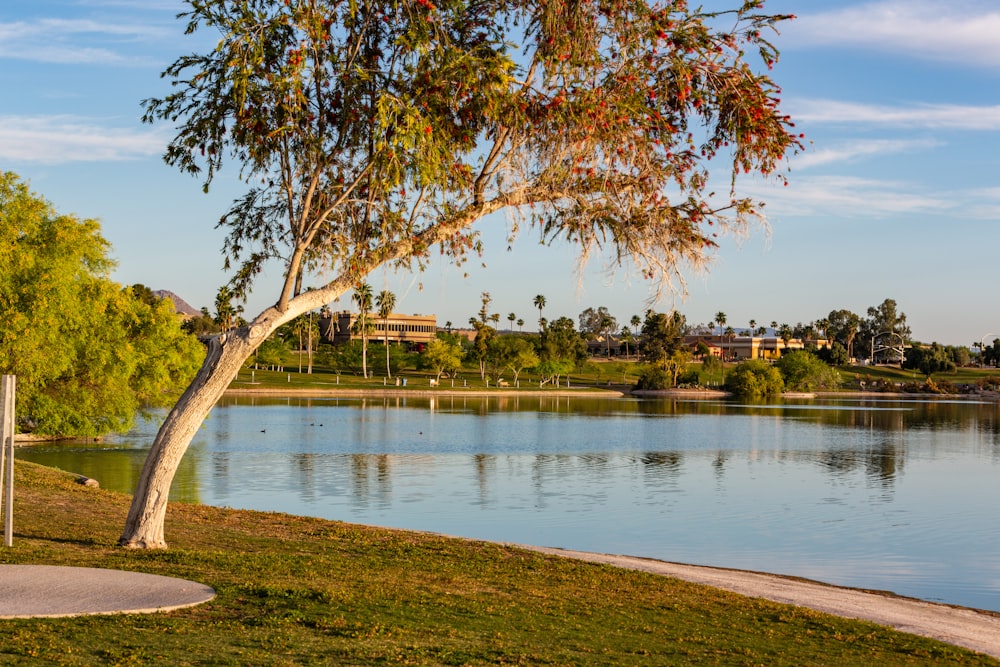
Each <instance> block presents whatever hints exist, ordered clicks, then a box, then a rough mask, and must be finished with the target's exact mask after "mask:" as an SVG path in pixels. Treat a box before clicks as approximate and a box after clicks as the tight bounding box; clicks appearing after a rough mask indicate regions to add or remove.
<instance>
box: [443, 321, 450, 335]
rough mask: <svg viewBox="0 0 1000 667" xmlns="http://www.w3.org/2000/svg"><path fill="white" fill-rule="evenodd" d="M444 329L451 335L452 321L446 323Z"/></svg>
mask: <svg viewBox="0 0 1000 667" xmlns="http://www.w3.org/2000/svg"><path fill="white" fill-rule="evenodd" d="M444 328H445V329H447V330H448V333H451V320H448V321H447V322H445V323H444Z"/></svg>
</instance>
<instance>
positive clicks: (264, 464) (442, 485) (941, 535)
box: [18, 396, 1000, 610]
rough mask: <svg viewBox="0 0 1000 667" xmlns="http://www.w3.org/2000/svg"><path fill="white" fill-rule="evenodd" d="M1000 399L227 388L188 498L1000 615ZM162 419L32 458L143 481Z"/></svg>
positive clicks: (180, 496) (181, 493)
mask: <svg viewBox="0 0 1000 667" xmlns="http://www.w3.org/2000/svg"><path fill="white" fill-rule="evenodd" d="M998 407H1000V406H998V405H997V404H994V403H975V402H957V401H937V402H925V403H921V402H917V401H870V400H865V401H848V400H841V401H826V402H822V401H820V402H794V403H784V404H763V405H742V404H733V403H727V402H724V401H681V400H663V401H639V400H630V399H604V398H601V399H575V398H574V399H567V398H565V397H558V398H557V397H552V398H526V397H509V398H489V399H479V398H472V397H462V396H440V397H432V398H408V397H398V398H397V397H393V398H364V399H345V398H341V399H331V398H322V399H320V398H300V397H295V398H280V399H275V398H261V397H238V398H227V399H225V400H224V401H223V402H222V403H221V404H220V405H219V407H218V408H217V409H216V410H214V411H213V413H212V415H211V418H210V419H209V420H208V421H207V422H206V424H205V427H204V428H203V429H202V430H201V432H200V433H199V435H198V436H197V437H196V439H195V442H194V443H193V444H192V447H191V449H190V451H189V453H188V455H187V456H186V457H185V459H184V461H183V465H182V470H181V471H180V472H179V474H178V477H177V479H176V481H175V484H174V486H173V489H172V499H173V500H181V501H187V502H205V503H209V504H214V505H227V506H233V507H247V508H256V509H264V510H275V511H287V512H293V513H297V514H309V515H315V516H323V517H327V518H332V519H341V520H347V521H357V522H362V523H372V524H381V525H391V526H397V527H402V528H414V529H419V530H432V531H437V532H443V533H448V534H456V535H464V536H469V537H481V538H485V539H498V540H506V541H514V542H526V543H534V544H548V545H554V546H562V547H567V548H577V549H587V550H598V551H613V552H617V553H631V554H636V555H643V556H650V557H655V558H663V559H667V560H676V561H687V562H700V563H707V564H714V565H721V566H728V567H744V568H749V569H760V570H771V571H777V572H784V573H788V574H797V575H800V576H807V577H813V578H818V579H822V580H825V581H830V582H833V583H841V584H846V585H852V586H861V587H871V588H882V589H889V590H895V591H897V592H899V593H903V594H907V595H914V596H917V597H924V598H927V599H940V600H946V601H949V602H954V603H957V604H966V605H969V606H978V607H985V608H991V609H996V610H1000V557H998V556H997V555H996V554H998V553H1000V531H998V530H996V528H997V519H996V518H995V516H994V512H993V511H992V508H993V507H996V506H997V504H998V502H1000V484H997V481H998V475H1000V429H998V422H1000V420H998ZM154 430H155V425H150V426H148V427H145V428H144V429H140V430H138V431H137V432H136V433H134V434H132V435H130V436H128V437H126V438H121V439H119V440H116V441H115V442H112V443H108V444H105V445H100V446H95V445H83V444H78V445H73V446H58V447H40V448H34V449H32V450H31V451H23V452H22V451H19V452H18V456H19V458H25V459H31V460H36V461H39V462H42V463H46V464H48V465H55V466H57V467H60V468H64V469H68V470H73V471H75V472H79V473H81V474H86V475H88V476H91V477H94V478H96V479H98V480H99V481H100V482H101V484H102V486H104V487H106V488H115V489H119V490H124V491H131V490H132V488H133V486H134V484H135V480H136V479H137V478H138V472H139V468H140V467H141V464H142V458H143V451H142V448H143V447H144V446H145V445H146V443H148V442H149V440H150V439H151V436H152V433H153V431H154Z"/></svg>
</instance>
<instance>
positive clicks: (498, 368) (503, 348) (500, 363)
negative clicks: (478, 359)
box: [487, 336, 539, 383]
mask: <svg viewBox="0 0 1000 667" xmlns="http://www.w3.org/2000/svg"><path fill="white" fill-rule="evenodd" d="M487 356H488V358H489V366H490V367H491V368H492V369H494V371H493V378H494V380H499V378H500V375H501V374H502V373H504V372H506V371H510V373H511V375H512V376H513V378H512V380H511V383H516V382H517V380H518V377H519V376H520V374H521V371H523V370H524V369H525V368H534V367H535V366H537V365H538V361H539V359H538V355H537V354H536V353H535V347H534V345H532V344H531V343H530V342H528V340H527V339H525V338H522V337H521V336H497V337H495V338H493V340H491V341H490V346H489V352H488V355H487Z"/></svg>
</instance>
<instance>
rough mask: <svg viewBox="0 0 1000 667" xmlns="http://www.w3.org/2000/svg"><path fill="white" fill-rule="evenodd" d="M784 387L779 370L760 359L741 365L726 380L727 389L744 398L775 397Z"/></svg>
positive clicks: (744, 362)
mask: <svg viewBox="0 0 1000 667" xmlns="http://www.w3.org/2000/svg"><path fill="white" fill-rule="evenodd" d="M784 386H785V383H784V381H783V380H782V379H781V373H780V372H779V371H778V369H777V368H775V367H774V366H772V365H770V364H769V363H767V362H766V361H760V360H759V359H750V360H748V361H743V362H741V363H739V364H738V365H737V366H736V368H734V369H733V372H732V373H730V374H729V377H728V378H726V388H727V389H728V390H729V391H731V392H733V393H734V394H736V395H737V396H740V397H742V398H764V397H767V396H775V395H777V394H780V393H781V392H782V391H783V390H784Z"/></svg>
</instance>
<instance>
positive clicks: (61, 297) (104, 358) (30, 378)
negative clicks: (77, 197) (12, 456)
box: [0, 172, 204, 436]
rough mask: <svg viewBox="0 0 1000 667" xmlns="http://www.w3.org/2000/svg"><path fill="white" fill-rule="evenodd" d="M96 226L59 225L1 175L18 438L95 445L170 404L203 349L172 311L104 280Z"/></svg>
mask: <svg viewBox="0 0 1000 667" xmlns="http://www.w3.org/2000/svg"><path fill="white" fill-rule="evenodd" d="M109 250H110V247H109V245H108V243H107V241H105V240H104V238H103V237H102V236H101V233H100V225H99V224H98V223H97V221H95V220H81V219H79V218H77V217H75V216H72V215H61V214H59V213H57V212H56V211H55V209H54V208H53V206H52V205H51V204H50V203H49V202H47V201H45V200H44V199H42V198H41V197H40V196H38V195H36V194H34V193H32V192H31V191H30V190H29V189H28V186H27V185H26V184H25V183H24V182H23V181H21V179H20V178H18V177H17V176H16V175H15V174H13V173H11V172H6V173H0V372H2V373H4V374H9V375H15V376H17V399H18V410H17V417H18V419H19V424H18V426H19V428H20V429H21V430H23V431H33V432H35V433H40V434H53V435H76V436H99V435H104V434H106V433H110V432H115V431H119V432H120V431H124V430H127V429H128V428H129V427H131V425H132V423H133V420H134V418H135V416H136V414H137V412H138V411H139V410H140V409H141V408H145V407H153V406H159V405H164V404H167V403H169V402H170V401H172V400H174V399H176V397H177V395H178V393H179V391H180V389H181V388H182V387H183V386H184V384H185V383H186V382H188V381H190V379H191V378H192V377H193V376H194V373H195V371H196V370H197V367H198V364H199V363H200V362H201V360H202V358H203V357H204V348H203V346H202V345H200V344H199V343H198V341H197V339H195V338H194V337H193V336H190V335H189V334H187V333H185V332H184V331H182V330H181V328H180V320H179V318H178V317H177V316H176V314H175V313H174V307H173V303H172V302H170V301H169V300H162V299H158V298H156V297H155V296H154V295H152V293H151V292H150V291H149V290H148V289H146V288H145V287H144V286H141V285H139V286H134V287H132V288H122V287H121V286H120V285H118V284H117V283H115V282H112V281H111V280H109V279H108V273H109V272H110V271H111V269H112V268H113V266H114V264H113V262H112V261H111V260H110V259H109V258H108V256H107V253H108V252H109Z"/></svg>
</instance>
